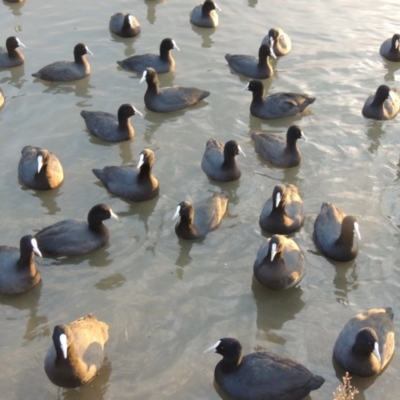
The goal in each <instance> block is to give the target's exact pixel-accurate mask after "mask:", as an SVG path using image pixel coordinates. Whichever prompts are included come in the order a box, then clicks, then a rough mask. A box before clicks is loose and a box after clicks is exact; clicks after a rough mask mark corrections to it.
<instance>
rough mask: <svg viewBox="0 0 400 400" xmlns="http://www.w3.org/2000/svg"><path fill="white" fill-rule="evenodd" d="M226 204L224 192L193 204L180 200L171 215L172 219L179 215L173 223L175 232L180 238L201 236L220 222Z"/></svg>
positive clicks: (191, 238)
mask: <svg viewBox="0 0 400 400" xmlns="http://www.w3.org/2000/svg"><path fill="white" fill-rule="evenodd" d="M227 205H228V196H227V195H226V193H224V192H220V193H214V194H213V195H212V196H211V197H207V198H205V199H202V200H200V201H197V202H195V203H193V204H192V203H191V202H189V201H182V202H181V203H179V204H178V207H177V209H176V212H175V214H174V216H173V219H175V218H178V217H180V220H179V221H178V222H177V223H176V225H175V232H176V234H177V235H178V236H179V237H181V238H182V239H189V240H194V239H201V238H203V237H204V236H206V235H207V233H208V232H210V231H212V230H214V229H216V228H217V227H218V225H219V224H220V223H221V220H222V217H223V216H224V214H225V212H226V208H227Z"/></svg>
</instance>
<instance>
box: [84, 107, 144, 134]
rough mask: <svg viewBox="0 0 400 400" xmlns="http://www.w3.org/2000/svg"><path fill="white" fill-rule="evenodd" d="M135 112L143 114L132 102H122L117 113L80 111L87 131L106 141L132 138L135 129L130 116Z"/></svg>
mask: <svg viewBox="0 0 400 400" xmlns="http://www.w3.org/2000/svg"><path fill="white" fill-rule="evenodd" d="M135 114H139V115H141V116H143V114H142V113H141V112H140V111H138V110H137V109H136V108H135V107H134V106H133V105H132V104H122V105H121V106H120V107H119V109H118V114H117V115H115V114H111V113H108V112H104V111H87V110H82V111H81V116H82V118H83V119H84V120H85V124H86V127H87V129H88V131H89V132H90V133H91V134H92V135H93V136H96V137H97V138H99V139H102V140H105V141H107V142H122V141H124V140H130V139H132V138H133V137H134V136H135V131H134V129H133V126H132V124H131V121H130V117H132V116H133V115H135Z"/></svg>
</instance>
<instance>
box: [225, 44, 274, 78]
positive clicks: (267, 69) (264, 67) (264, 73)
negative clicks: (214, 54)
mask: <svg viewBox="0 0 400 400" xmlns="http://www.w3.org/2000/svg"><path fill="white" fill-rule="evenodd" d="M269 57H273V58H276V56H275V54H274V52H273V51H272V48H271V47H270V46H269V45H267V44H263V45H261V46H260V49H259V51H258V58H257V57H254V56H248V55H243V54H226V55H225V59H226V61H227V62H228V64H229V66H230V67H231V68H232V69H233V70H234V71H235V72H237V73H238V74H241V75H244V76H248V77H249V78H255V79H266V78H269V77H270V76H272V75H273V74H274V70H273V69H272V67H271V64H270V63H269Z"/></svg>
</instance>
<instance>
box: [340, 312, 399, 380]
mask: <svg viewBox="0 0 400 400" xmlns="http://www.w3.org/2000/svg"><path fill="white" fill-rule="evenodd" d="M394 347H395V337H394V327H393V310H392V308H390V307H387V308H373V309H370V310H367V311H364V312H362V313H360V314H357V315H355V316H354V317H352V318H350V320H349V321H348V322H347V323H346V325H345V326H344V327H343V329H342V331H341V332H340V334H339V336H338V338H337V339H336V342H335V346H334V348H333V357H334V359H335V360H336V361H337V362H338V364H339V365H341V366H342V368H344V369H345V370H346V371H348V372H350V374H352V375H359V376H372V375H376V374H378V373H380V372H381V371H382V370H383V369H384V368H385V367H386V365H387V364H388V362H389V361H390V359H391V358H392V355H393V352H394Z"/></svg>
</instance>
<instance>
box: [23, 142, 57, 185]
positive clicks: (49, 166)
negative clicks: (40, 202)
mask: <svg viewBox="0 0 400 400" xmlns="http://www.w3.org/2000/svg"><path fill="white" fill-rule="evenodd" d="M18 180H19V181H20V182H21V183H22V184H24V185H25V186H27V187H29V188H31V189H38V190H49V189H54V188H56V187H57V186H60V185H61V183H62V182H63V180H64V170H63V167H62V165H61V163H60V160H59V159H58V158H57V156H56V155H54V154H53V153H50V152H49V151H48V150H47V149H44V148H42V147H33V146H25V147H24V148H23V149H22V151H21V158H20V160H19V163H18Z"/></svg>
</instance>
